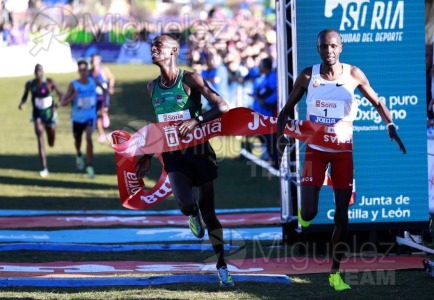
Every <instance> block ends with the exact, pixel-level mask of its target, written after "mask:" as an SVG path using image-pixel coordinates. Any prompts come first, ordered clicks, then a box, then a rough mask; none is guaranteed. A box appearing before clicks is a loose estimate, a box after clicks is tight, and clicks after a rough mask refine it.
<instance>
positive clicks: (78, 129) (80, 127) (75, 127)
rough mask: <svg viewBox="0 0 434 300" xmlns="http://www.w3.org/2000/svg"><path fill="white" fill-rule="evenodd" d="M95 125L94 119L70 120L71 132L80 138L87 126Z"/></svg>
mask: <svg viewBox="0 0 434 300" xmlns="http://www.w3.org/2000/svg"><path fill="white" fill-rule="evenodd" d="M89 126H90V127H92V128H94V127H95V119H89V120H87V122H84V123H80V122H75V121H74V122H72V132H73V134H74V137H76V138H81V136H82V135H83V132H84V131H85V130H86V128H87V127H89Z"/></svg>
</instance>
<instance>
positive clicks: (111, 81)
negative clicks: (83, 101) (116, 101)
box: [104, 67, 116, 95]
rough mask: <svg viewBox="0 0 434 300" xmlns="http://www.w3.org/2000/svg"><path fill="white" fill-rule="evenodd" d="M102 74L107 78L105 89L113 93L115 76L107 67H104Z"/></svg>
mask: <svg viewBox="0 0 434 300" xmlns="http://www.w3.org/2000/svg"><path fill="white" fill-rule="evenodd" d="M104 75H105V78H107V83H108V87H107V90H108V93H109V94H110V95H113V94H114V92H115V81H116V80H115V76H114V75H113V73H112V72H111V71H110V69H109V68H107V67H104Z"/></svg>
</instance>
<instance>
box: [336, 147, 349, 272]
mask: <svg viewBox="0 0 434 300" xmlns="http://www.w3.org/2000/svg"><path fill="white" fill-rule="evenodd" d="M353 168H354V166H353V155H352V153H351V152H342V153H336V154H335V157H334V159H333V162H332V163H331V173H330V175H331V179H332V182H333V187H334V194H335V206H336V209H335V215H334V221H335V229H334V231H333V236H332V258H333V263H332V267H331V270H330V272H331V273H336V272H338V271H339V266H340V262H341V259H342V257H343V253H344V252H345V250H347V249H348V241H347V239H348V207H349V204H350V200H351V195H352V192H353V191H352V185H353Z"/></svg>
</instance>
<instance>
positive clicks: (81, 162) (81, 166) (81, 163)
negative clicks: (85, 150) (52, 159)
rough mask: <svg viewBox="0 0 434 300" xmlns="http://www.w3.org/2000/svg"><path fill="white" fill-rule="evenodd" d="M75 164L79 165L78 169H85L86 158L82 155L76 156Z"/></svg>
mask: <svg viewBox="0 0 434 300" xmlns="http://www.w3.org/2000/svg"><path fill="white" fill-rule="evenodd" d="M75 166H76V167H77V169H79V170H80V171H81V170H83V169H84V159H83V157H82V156H77V157H76V158H75Z"/></svg>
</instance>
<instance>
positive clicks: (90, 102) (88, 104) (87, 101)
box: [77, 97, 96, 109]
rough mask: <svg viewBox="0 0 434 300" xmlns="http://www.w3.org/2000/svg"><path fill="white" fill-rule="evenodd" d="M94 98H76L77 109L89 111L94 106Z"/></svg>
mask: <svg viewBox="0 0 434 300" xmlns="http://www.w3.org/2000/svg"><path fill="white" fill-rule="evenodd" d="M95 101H96V99H95V97H83V98H78V101H77V107H78V108H81V109H91V108H92V107H93V106H95Z"/></svg>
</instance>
